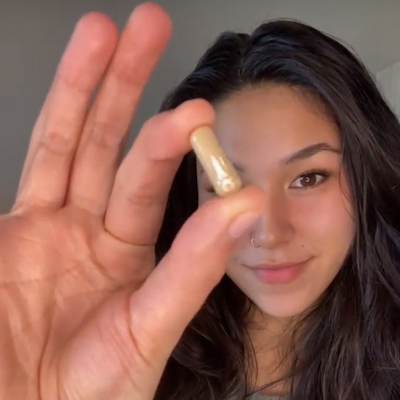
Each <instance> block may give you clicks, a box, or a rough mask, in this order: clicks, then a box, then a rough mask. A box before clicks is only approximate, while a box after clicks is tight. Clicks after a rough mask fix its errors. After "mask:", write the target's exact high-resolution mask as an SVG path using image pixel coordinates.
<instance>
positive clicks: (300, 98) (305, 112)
mask: <svg viewBox="0 0 400 400" xmlns="http://www.w3.org/2000/svg"><path fill="white" fill-rule="evenodd" d="M215 109H216V124H215V131H216V134H217V136H218V139H219V141H220V142H221V145H222V147H223V148H224V150H225V151H226V153H227V154H228V156H229V157H230V158H232V159H233V160H235V161H237V162H243V163H245V164H248V163H250V164H251V163H254V162H257V160H258V161H261V160H269V161H270V162H274V161H278V160H279V159H282V158H285V157H287V156H289V155H290V154H291V153H294V152H296V151H298V150H300V149H302V148H304V147H307V146H310V145H312V144H315V143H321V142H324V143H328V144H330V145H331V146H333V147H339V145H340V144H339V135H338V132H337V128H336V126H335V124H334V123H333V121H332V120H331V118H330V117H329V116H328V114H327V112H326V111H325V109H324V107H323V105H322V104H321V103H319V102H318V101H317V100H316V99H315V98H312V97H311V96H310V95H309V94H304V93H301V92H300V90H298V89H292V88H289V87H285V86H277V85H265V86H262V87H259V88H255V89H254V88H251V89H244V90H242V91H241V92H239V93H235V94H233V95H232V96H230V97H229V98H227V99H225V100H224V101H222V102H220V103H219V104H217V105H215Z"/></svg>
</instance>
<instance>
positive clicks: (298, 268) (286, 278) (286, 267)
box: [248, 260, 309, 284]
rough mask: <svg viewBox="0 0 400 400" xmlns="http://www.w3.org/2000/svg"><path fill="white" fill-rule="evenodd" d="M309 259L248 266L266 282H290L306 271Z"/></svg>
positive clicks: (257, 276) (258, 277)
mask: <svg viewBox="0 0 400 400" xmlns="http://www.w3.org/2000/svg"><path fill="white" fill-rule="evenodd" d="M308 261H309V260H306V261H299V262H293V263H280V264H256V265H252V266H248V268H249V269H250V271H251V272H252V273H253V274H254V275H255V276H256V278H257V279H258V280H260V281H261V282H263V283H265V284H288V283H291V282H294V281H295V280H296V279H298V278H299V277H300V275H301V274H302V273H303V272H304V269H305V267H306V265H307V263H308Z"/></svg>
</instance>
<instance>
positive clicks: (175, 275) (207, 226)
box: [130, 187, 265, 399]
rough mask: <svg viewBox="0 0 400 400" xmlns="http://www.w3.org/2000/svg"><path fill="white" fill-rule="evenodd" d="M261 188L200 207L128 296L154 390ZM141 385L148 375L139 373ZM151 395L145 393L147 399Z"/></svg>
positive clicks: (251, 219) (258, 206) (259, 199)
mask: <svg viewBox="0 0 400 400" xmlns="http://www.w3.org/2000/svg"><path fill="white" fill-rule="evenodd" d="M264 202H265V199H264V196H263V194H262V191H261V190H259V189H257V188H254V187H247V188H245V189H243V190H241V191H239V192H238V193H236V194H234V195H230V196H228V197H226V198H215V199H213V200H212V201H210V202H208V203H206V204H205V205H204V206H202V207H200V208H199V209H198V210H197V212H196V213H194V214H193V215H192V217H191V218H190V219H189V220H188V221H187V222H186V223H185V225H184V226H183V227H182V229H181V231H180V232H179V234H178V235H177V237H176V238H175V241H174V243H173V245H172V247H171V249H170V251H169V252H168V254H167V255H166V256H165V257H164V259H163V260H162V261H161V262H160V263H159V265H158V266H157V267H156V269H155V270H154V271H153V273H152V274H151V275H150V277H149V278H148V279H147V281H146V282H145V284H144V285H143V286H142V287H141V289H140V290H139V291H138V292H136V293H134V294H133V295H132V297H131V300H130V325H131V326H130V329H131V332H132V334H133V335H134V337H135V342H136V346H138V347H139V348H140V352H141V355H142V357H143V358H144V359H145V360H144V361H145V362H146V365H150V366H152V368H153V370H149V371H148V377H149V378H152V379H150V380H149V381H148V384H149V387H148V390H149V392H150V391H151V390H155V389H156V387H157V384H158V381H159V379H160V378H161V374H162V372H163V369H164V367H165V364H166V362H167V359H168V358H169V356H170V354H171V352H172V350H173V349H174V347H175V346H176V344H177V342H178V341H179V339H180V337H181V336H182V334H183V331H184V330H185V328H186V327H187V325H188V324H189V323H190V321H191V320H192V318H193V317H194V316H195V314H196V313H197V312H198V310H199V309H200V308H201V306H202V304H203V303H204V301H205V300H206V298H207V296H208V295H209V294H210V292H211V290H212V289H213V288H214V287H215V286H216V285H217V283H218V282H219V281H220V280H221V278H222V276H223V275H224V273H225V268H226V264H227V258H228V255H229V253H230V251H231V250H232V247H233V245H234V244H235V242H236V240H237V238H238V237H239V236H241V235H242V234H244V233H245V232H246V231H247V230H248V229H249V228H250V227H251V226H252V225H253V224H254V223H255V221H256V220H257V219H258V218H259V217H260V215H261V214H262V212H263V208H264ZM139 379H141V381H142V382H143V384H144V383H145V382H146V381H147V376H146V377H144V376H143V377H139ZM150 398H152V397H149V399H150Z"/></svg>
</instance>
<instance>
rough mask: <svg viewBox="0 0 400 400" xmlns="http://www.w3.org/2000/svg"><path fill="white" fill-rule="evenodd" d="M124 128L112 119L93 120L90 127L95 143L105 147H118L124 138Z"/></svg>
mask: <svg viewBox="0 0 400 400" xmlns="http://www.w3.org/2000/svg"><path fill="white" fill-rule="evenodd" d="M126 134H127V132H126V130H125V129H122V127H121V126H119V124H118V123H116V122H113V121H106V120H98V121H95V123H94V125H93V128H92V140H93V143H95V144H96V145H98V146H100V147H103V148H106V149H109V148H110V149H115V148H120V147H121V146H122V145H123V144H124V142H125V138H126Z"/></svg>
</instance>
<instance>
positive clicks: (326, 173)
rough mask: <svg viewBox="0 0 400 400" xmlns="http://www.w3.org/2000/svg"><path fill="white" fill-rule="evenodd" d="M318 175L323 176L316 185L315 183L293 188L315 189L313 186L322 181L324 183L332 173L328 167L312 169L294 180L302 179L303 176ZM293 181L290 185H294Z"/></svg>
mask: <svg viewBox="0 0 400 400" xmlns="http://www.w3.org/2000/svg"><path fill="white" fill-rule="evenodd" d="M316 175H319V176H321V177H322V179H321V180H320V182H317V183H316V184H315V185H313V186H311V187H294V188H292V189H302V190H307V189H313V188H315V187H317V186H319V185H321V184H322V183H324V182H325V181H326V180H327V179H328V178H329V177H330V176H331V173H330V172H329V171H328V170H326V169H311V170H308V171H306V172H303V173H302V174H301V175H300V176H298V177H297V178H296V179H295V180H294V181H293V182H296V181H297V180H299V179H302V178H306V177H310V176H316ZM293 182H292V183H291V184H290V186H292V184H293Z"/></svg>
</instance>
